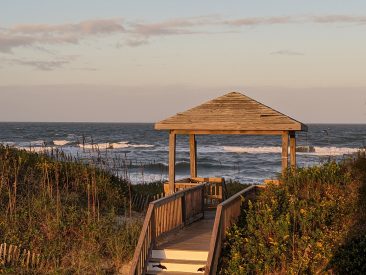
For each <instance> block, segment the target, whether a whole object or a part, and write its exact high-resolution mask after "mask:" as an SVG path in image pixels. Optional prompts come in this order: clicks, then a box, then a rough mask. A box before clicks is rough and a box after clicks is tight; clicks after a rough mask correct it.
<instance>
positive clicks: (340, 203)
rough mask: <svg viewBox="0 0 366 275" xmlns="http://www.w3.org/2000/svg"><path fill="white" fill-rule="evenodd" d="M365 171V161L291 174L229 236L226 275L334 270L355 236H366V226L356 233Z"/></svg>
mask: <svg viewBox="0 0 366 275" xmlns="http://www.w3.org/2000/svg"><path fill="white" fill-rule="evenodd" d="M362 171H366V162H365V157H364V155H363V156H362V155H360V156H359V158H358V159H357V160H355V161H347V162H343V163H341V164H337V163H335V162H329V163H326V164H324V165H321V166H316V167H311V168H301V169H297V170H296V172H291V171H289V172H288V174H287V175H286V176H285V177H284V178H283V179H282V183H281V184H280V185H268V186H267V188H264V190H263V191H262V192H261V193H260V195H259V196H258V197H257V198H256V201H254V202H250V201H249V203H248V206H247V207H246V208H245V209H242V214H241V218H240V219H239V223H238V224H237V225H234V226H233V227H232V228H231V229H230V230H229V231H228V232H227V235H226V237H227V238H226V243H225V244H224V250H223V257H222V263H221V265H222V267H221V271H220V273H221V274H248V273H249V274H263V273H286V274H287V273H289V274H295V273H296V274H299V273H307V274H315V273H322V272H326V271H327V270H329V269H331V268H332V263H333V262H332V261H331V259H332V257H333V255H334V253H336V251H337V250H338V248H339V247H340V246H341V245H342V244H344V242H345V240H346V239H347V238H349V236H350V234H353V235H357V234H358V235H359V234H361V233H360V232H364V231H362V230H364V229H362V228H365V226H363V227H362V226H361V225H360V226H357V228H358V230H355V229H354V228H355V225H357V224H358V223H360V221H361V220H362V221H364V220H365V219H364V218H365V213H366V212H365V208H364V205H365V203H364V198H365V197H364V196H363V199H360V196H361V194H362V192H363V191H362V190H364V186H365V184H364V182H365V179H366V176H365V174H366V172H362ZM360 224H362V223H360ZM363 225H364V223H363ZM363 248H364V246H361V247H357V249H359V250H360V249H363ZM342 251H345V249H343V250H342ZM349 257H350V258H352V257H351V256H349ZM344 259H345V261H346V259H347V257H344ZM350 265H352V263H351V262H350ZM345 266H346V264H345ZM334 270H341V269H339V268H338V267H337V269H336V268H335V269H334ZM349 270H350V269H349Z"/></svg>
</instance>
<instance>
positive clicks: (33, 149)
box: [15, 146, 54, 153]
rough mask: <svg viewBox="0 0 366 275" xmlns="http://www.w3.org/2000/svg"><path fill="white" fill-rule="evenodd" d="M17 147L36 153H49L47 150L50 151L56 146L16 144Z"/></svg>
mask: <svg viewBox="0 0 366 275" xmlns="http://www.w3.org/2000/svg"><path fill="white" fill-rule="evenodd" d="M15 148H17V149H20V150H26V151H29V152H35V153H47V152H50V151H51V150H52V149H53V148H54V147H51V146H42V147H39V146H38V147H32V146H15Z"/></svg>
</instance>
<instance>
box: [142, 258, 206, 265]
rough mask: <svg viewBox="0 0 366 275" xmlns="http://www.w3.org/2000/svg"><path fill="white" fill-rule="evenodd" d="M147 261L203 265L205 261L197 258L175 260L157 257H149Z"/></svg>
mask: <svg viewBox="0 0 366 275" xmlns="http://www.w3.org/2000/svg"><path fill="white" fill-rule="evenodd" d="M149 262H152V263H161V264H163V265H164V263H177V264H198V265H202V266H204V265H205V264H206V261H197V260H177V259H158V258H150V259H149Z"/></svg>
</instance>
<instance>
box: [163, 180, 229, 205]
mask: <svg viewBox="0 0 366 275" xmlns="http://www.w3.org/2000/svg"><path fill="white" fill-rule="evenodd" d="M200 183H207V185H206V188H205V206H206V207H207V208H215V207H216V206H217V205H218V204H219V203H221V202H222V201H223V200H225V199H226V197H227V190H226V184H225V179H224V178H202V177H194V178H184V179H180V180H177V181H176V182H175V183H174V189H175V190H174V191H175V192H177V191H180V190H184V189H187V188H191V187H194V186H197V184H200ZM164 192H165V193H169V183H165V184H164Z"/></svg>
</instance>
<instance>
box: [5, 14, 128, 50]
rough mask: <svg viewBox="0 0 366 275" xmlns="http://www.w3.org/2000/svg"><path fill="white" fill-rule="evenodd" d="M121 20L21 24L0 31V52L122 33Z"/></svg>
mask: <svg viewBox="0 0 366 275" xmlns="http://www.w3.org/2000/svg"><path fill="white" fill-rule="evenodd" d="M124 31H125V28H124V26H122V22H121V19H101V20H88V21H83V22H80V23H76V24H59V25H48V24H22V25H15V26H13V27H10V28H2V29H0V52H4V53H10V52H11V51H12V49H13V48H17V47H34V46H39V45H55V44H64V43H72V44H77V43H78V42H79V41H80V40H81V39H84V38H86V37H90V36H93V35H108V34H113V33H123V32H124Z"/></svg>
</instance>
